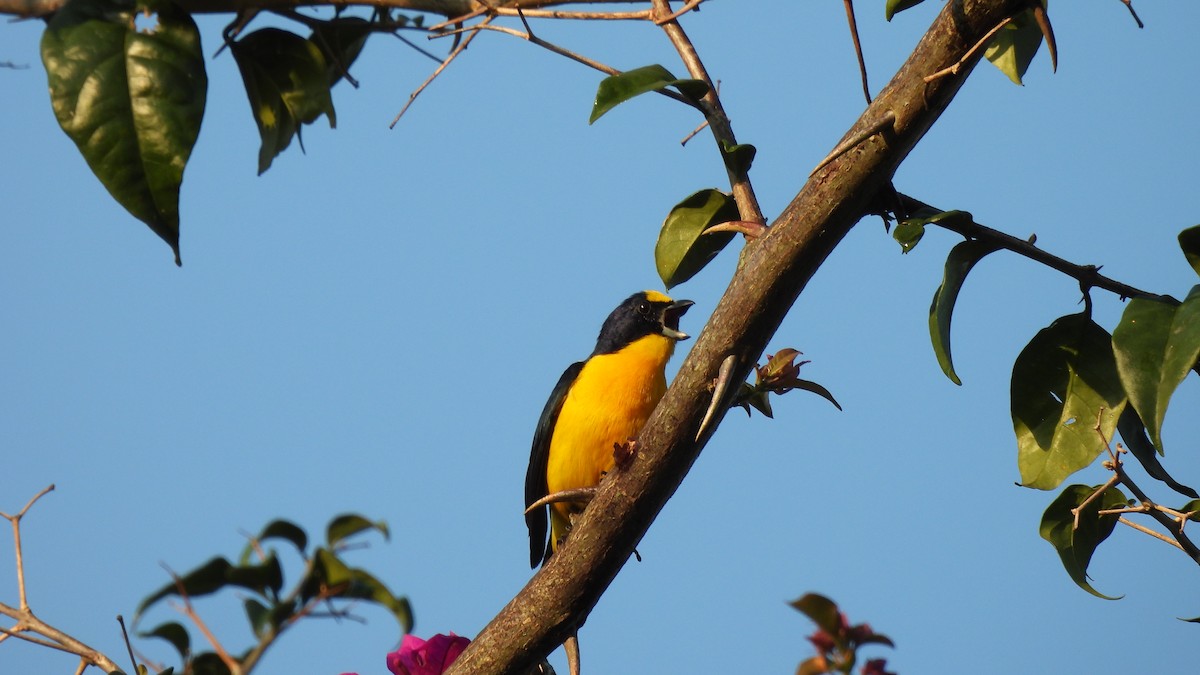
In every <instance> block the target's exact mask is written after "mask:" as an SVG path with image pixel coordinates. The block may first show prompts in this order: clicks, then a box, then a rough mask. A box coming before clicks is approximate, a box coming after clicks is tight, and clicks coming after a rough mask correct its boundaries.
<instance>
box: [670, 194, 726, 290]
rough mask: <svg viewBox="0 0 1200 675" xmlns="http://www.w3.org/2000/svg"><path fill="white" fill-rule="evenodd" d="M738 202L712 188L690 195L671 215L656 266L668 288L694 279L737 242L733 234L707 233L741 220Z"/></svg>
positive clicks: (672, 210)
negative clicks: (723, 251)
mask: <svg viewBox="0 0 1200 675" xmlns="http://www.w3.org/2000/svg"><path fill="white" fill-rule="evenodd" d="M738 218H739V215H738V208H737V202H735V201H734V200H733V197H730V196H729V195H727V194H725V193H724V192H721V191H720V190H716V189H712V188H708V189H705V190H700V191H699V192H696V193H694V194H691V195H689V196H688V197H687V198H686V199H684V200H683V201H681V202H679V203H678V204H676V205H675V206H674V208H672V209H671V212H670V213H669V214H667V218H666V220H664V221H663V226H662V230H661V231H660V232H659V233H658V242H657V243H656V244H655V245H654V264H655V266H656V267H657V268H658V276H659V277H660V278H661V279H662V280H663V284H665V285H666V287H667V288H668V289H669V288H672V287H674V286H678V285H679V284H682V283H683V282H685V281H687V280H688V279H691V278H692V277H693V276H695V275H696V273H697V272H699V271H700V270H702V269H704V266H705V265H707V264H708V263H709V261H711V260H712V259H713V258H715V257H716V255H717V254H718V253H720V252H721V249H723V248H725V245H726V244H728V243H729V242H730V240H732V239H733V233H732V232H713V233H711V234H704V231H705V230H706V229H708V228H709V227H711V226H713V225H718V224H720V223H725V222H729V221H731V220H737V219H738Z"/></svg>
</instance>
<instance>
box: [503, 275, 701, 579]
mask: <svg viewBox="0 0 1200 675" xmlns="http://www.w3.org/2000/svg"><path fill="white" fill-rule="evenodd" d="M693 304H694V303H693V302H692V301H691V300H672V299H671V298H670V297H668V296H667V295H665V294H663V293H660V292H658V291H642V292H640V293H634V294H633V295H631V296H629V297H628V298H626V299H625V300H624V301H623V302H622V303H621V304H620V305H618V306H617V308H616V309H614V310H613V311H612V313H611V314H609V315H608V318H607V319H606V320H605V321H604V324H603V326H602V327H601V328H600V335H599V337H598V338H597V340H596V348H595V350H593V351H592V353H591V355H590V356H588V358H587V359H586V360H584V361H579V362H576V363H573V364H571V365H570V366H569V367H567V369H566V371H564V372H563V374H562V377H560V378H559V379H558V384H556V385H554V390H553V391H552V392H551V393H550V399H549V400H548V401H546V406H545V408H544V409H543V410H542V415H541V417H540V418H539V419H538V423H537V428H536V429H535V431H534V434H533V445H532V447H531V448H530V452H529V468H528V470H527V472H526V474H525V506H526V510H527V512H526V514H525V524H526V526H527V527H528V529H529V564H530V567H532V568H537V567H538V565H541V564H543V563H544V562H545V561H547V560H549V559H550V556H551V555H552V554H553V553H554V552H555V551H556V550H557V549H558V546H559V544H560V543H561V542H562V540H563V538H564V537H565V536H566V535H567V532H568V531H569V530H570V527H571V520H572V518H573V517H574V516H576V515H577V514H579V513H581V512H582V511H583V508H584V506H585V504H581V503H577V502H556V503H553V504H550V505H549V506H542V507H540V508H537V509H532V510H529V507H530V506H531V505H532V504H533V503H535V502H537V501H538V500H539V499H541V498H542V497H545V496H546V495H550V494H555V493H558V492H562V491H564V490H573V489H577V488H588V487H594V486H595V485H597V484H599V482H600V478H601V477H602V476H603V475H604V474H605V473H606V472H608V471H610V470H612V468H613V465H614V463H615V458H614V448H615V447H619V446H620V445H621V444H622V443H625V442H627V441H629V440H630V439H632V438H634V437H636V436H637V434H638V432H640V431H641V429H642V426H644V425H645V423H646V420H647V419H648V418H649V417H650V413H651V412H653V411H654V407H655V406H656V405H658V401H659V400H660V399H661V398H662V396H663V394H664V393H665V392H666V390H667V380H666V373H665V368H666V365H667V361H668V360H670V358H671V355H672V354H673V353H674V351H675V344H676V343H677V342H679V341H681V340H686V339H687V338H688V335H687V333H683V332H681V331H680V330H679V319H680V317H682V316H683V315H684V313H686V312H687V310H688V308H689V307H691V306H692V305H693ZM547 515H549V518H548V520H549V523H548V524H547ZM547 525H549V527H548V528H547ZM547 529H549V532H547ZM547 534H549V539H547Z"/></svg>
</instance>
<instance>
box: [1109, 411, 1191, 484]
mask: <svg viewBox="0 0 1200 675" xmlns="http://www.w3.org/2000/svg"><path fill="white" fill-rule="evenodd" d="M1117 432H1118V433H1119V434H1121V440H1123V441H1125V447H1126V449H1128V450H1129V454H1131V455H1133V458H1134V459H1136V460H1137V461H1138V463H1139V464H1141V465H1142V468H1143V469H1145V470H1146V474H1147V475H1148V476H1150V477H1151V478H1154V479H1155V480H1160V481H1162V482H1163V483H1165V484H1166V485H1167V486H1168V487H1170V488H1171V489H1172V490H1174V491H1176V492H1178V493H1179V494H1181V495H1185V496H1188V497H1197V498H1200V494H1197V492H1196V491H1195V490H1194V489H1192V488H1190V487H1188V486H1187V485H1184V484H1183V483H1180V482H1179V481H1177V480H1175V479H1174V478H1172V477H1171V475H1170V474H1169V473H1167V470H1166V468H1164V467H1163V465H1162V464H1161V463H1160V462H1159V461H1158V454H1156V453H1155V451H1154V444H1153V443H1151V442H1150V439H1149V438H1148V437H1147V436H1146V426H1145V425H1144V424H1143V423H1142V418H1140V417H1138V414H1137V411H1136V410H1134V408H1133V406H1131V405H1127V406H1125V409H1124V410H1122V411H1121V416H1120V417H1119V418H1118V419H1117Z"/></svg>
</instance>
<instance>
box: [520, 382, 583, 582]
mask: <svg viewBox="0 0 1200 675" xmlns="http://www.w3.org/2000/svg"><path fill="white" fill-rule="evenodd" d="M583 363H584V362H583V361H580V362H578V363H572V364H571V366H570V367H569V368H567V369H566V371H565V372H563V374H562V377H560V378H558V384H556V385H554V391H552V392H550V400H548V401H546V407H545V408H543V409H542V416H541V418H540V419H538V423H537V430H536V431H534V432H533V447H532V448H530V450H529V470H528V471H526V473H525V507H526V508H529V505H530V504H532V503H534V502H536V501H537V500H539V499H541V498H542V497H545V496H546V495H547V494H549V491H550V489H549V488H548V487H547V486H546V464H547V462H548V461H549V459H550V439H551V438H552V437H553V436H554V425H555V424H557V423H558V413H559V411H561V410H562V407H563V401H565V400H567V392H568V391H570V389H571V385H572V384H574V383H575V378H576V377H579V371H581V370H583ZM548 508H549V507H546V506H543V507H542V508H540V509H537V510H535V511H531V512H529V513H527V514H525V525H526V527H528V528H529V566H530V567H537V566H538V565H540V564H541V563H542V561H543V560H545V559H546V558H547V557H549V551H550V549H549V547H548V545H547V543H546V535H547V534H548V530H549V522H548V520H547V509H548Z"/></svg>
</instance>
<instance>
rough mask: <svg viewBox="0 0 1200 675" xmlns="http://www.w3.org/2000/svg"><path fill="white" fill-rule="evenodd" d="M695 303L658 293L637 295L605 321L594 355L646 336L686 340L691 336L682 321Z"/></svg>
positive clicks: (632, 296) (646, 292) (648, 292)
mask: <svg viewBox="0 0 1200 675" xmlns="http://www.w3.org/2000/svg"><path fill="white" fill-rule="evenodd" d="M693 304H695V303H693V302H692V301H691V300H672V299H671V298H669V297H667V296H666V295H665V294H663V293H659V292H658V291H642V292H641V293H634V294H633V295H631V296H629V297H628V298H626V299H625V301H624V302H622V303H621V304H620V305H617V308H616V309H614V310H613V311H612V314H609V315H608V319H606V320H605V321H604V326H603V327H602V328H601V329H600V339H599V340H597V341H596V352H595V353H596V354H609V353H612V352H615V351H618V350H620V349H621V348H622V347H625V346H626V345H628V344H630V343H631V342H633V341H634V340H637V339H639V338H643V337H646V336H647V335H661V336H663V337H665V338H668V339H671V340H686V339H687V338H688V334H687V333H684V332H682V331H680V330H679V318H680V317H681V316H683V315H684V314H685V313H686V312H687V311H688V308H689V307H691V306H692V305H693Z"/></svg>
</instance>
